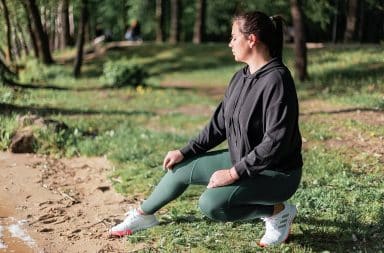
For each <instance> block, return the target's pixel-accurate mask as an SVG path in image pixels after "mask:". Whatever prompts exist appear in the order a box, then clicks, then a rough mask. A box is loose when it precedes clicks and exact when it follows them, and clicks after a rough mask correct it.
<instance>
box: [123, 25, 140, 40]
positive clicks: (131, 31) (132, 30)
mask: <svg viewBox="0 0 384 253" xmlns="http://www.w3.org/2000/svg"><path fill="white" fill-rule="evenodd" d="M124 37H125V39H126V40H128V41H141V31H140V24H139V22H138V21H137V20H133V21H132V22H131V25H130V26H129V27H128V29H127V31H126V33H125V35H124Z"/></svg>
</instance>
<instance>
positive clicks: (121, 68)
mask: <svg viewBox="0 0 384 253" xmlns="http://www.w3.org/2000/svg"><path fill="white" fill-rule="evenodd" d="M103 77H104V79H105V81H106V82H107V84H109V85H113V86H116V87H122V86H131V87H137V86H139V85H144V81H145V79H146V78H147V77H148V73H147V71H146V70H145V69H144V67H143V66H142V65H140V64H138V63H137V62H136V60H135V59H131V60H128V61H127V60H124V59H122V60H119V61H108V62H106V63H105V64H104V67H103Z"/></svg>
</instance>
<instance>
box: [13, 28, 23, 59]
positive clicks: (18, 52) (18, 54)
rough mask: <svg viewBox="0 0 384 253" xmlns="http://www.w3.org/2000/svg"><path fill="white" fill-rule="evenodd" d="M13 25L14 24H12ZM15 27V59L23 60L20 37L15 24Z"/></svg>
mask: <svg viewBox="0 0 384 253" xmlns="http://www.w3.org/2000/svg"><path fill="white" fill-rule="evenodd" d="M12 23H13V22H12ZM12 26H13V34H12V35H13V36H12V37H13V52H14V53H15V55H14V56H15V59H20V58H21V43H20V39H19V36H18V34H17V30H16V26H15V24H12Z"/></svg>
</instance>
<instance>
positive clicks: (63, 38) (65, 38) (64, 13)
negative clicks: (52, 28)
mask: <svg viewBox="0 0 384 253" xmlns="http://www.w3.org/2000/svg"><path fill="white" fill-rule="evenodd" d="M59 8H60V12H59V13H60V20H61V21H60V23H61V29H62V30H61V34H60V47H61V48H62V49H63V48H65V47H67V46H69V45H70V44H71V36H70V30H69V0H62V1H61V2H60V7H59Z"/></svg>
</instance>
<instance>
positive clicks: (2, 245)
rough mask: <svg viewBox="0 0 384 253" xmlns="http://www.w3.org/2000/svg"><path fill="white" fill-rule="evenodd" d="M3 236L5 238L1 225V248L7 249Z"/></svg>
mask: <svg viewBox="0 0 384 253" xmlns="http://www.w3.org/2000/svg"><path fill="white" fill-rule="evenodd" d="M2 238H3V227H2V226H0V249H5V248H7V246H6V245H5V244H4V242H3V241H2Z"/></svg>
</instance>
